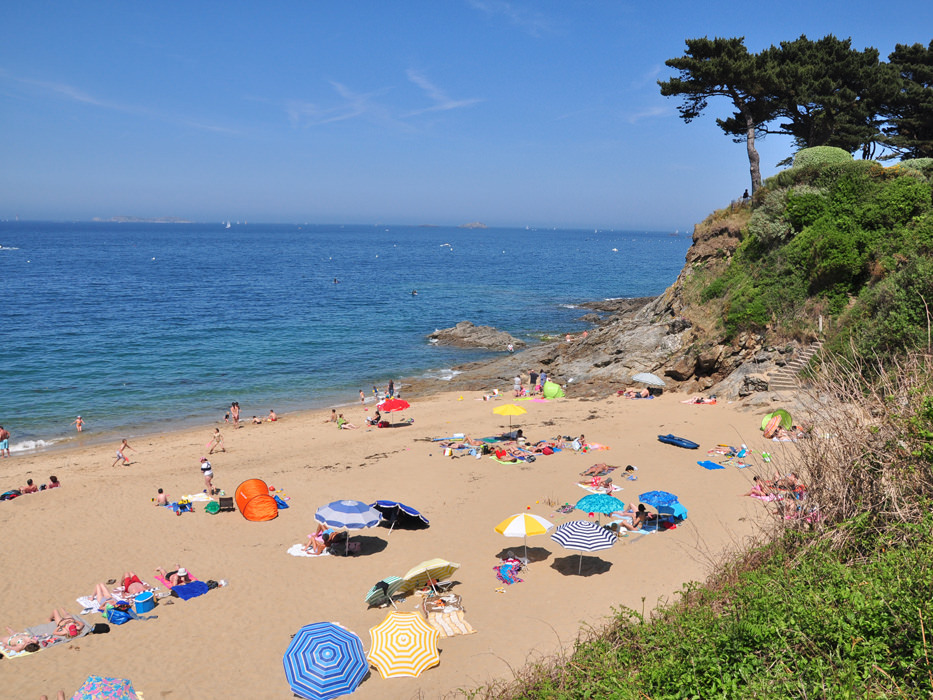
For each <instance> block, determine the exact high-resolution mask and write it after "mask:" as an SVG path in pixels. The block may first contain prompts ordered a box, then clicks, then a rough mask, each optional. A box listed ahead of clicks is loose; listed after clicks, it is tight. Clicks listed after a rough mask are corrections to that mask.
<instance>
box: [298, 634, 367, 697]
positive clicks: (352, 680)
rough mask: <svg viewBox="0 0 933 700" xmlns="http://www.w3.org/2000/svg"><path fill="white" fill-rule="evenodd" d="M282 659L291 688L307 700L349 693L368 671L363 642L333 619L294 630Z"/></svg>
mask: <svg viewBox="0 0 933 700" xmlns="http://www.w3.org/2000/svg"><path fill="white" fill-rule="evenodd" d="M282 663H283V665H284V666H285V678H287V679H288V685H289V687H290V688H291V689H292V692H293V693H295V694H296V695H298V696H299V697H302V698H306V699H307V700H331V698H336V697H338V696H340V695H347V694H348V693H352V692H353V691H354V690H356V687H357V686H358V685H359V684H360V681H362V680H363V678H364V677H365V676H366V673H367V672H368V671H369V663H368V662H367V661H366V653H365V652H364V651H363V642H362V641H361V640H360V638H359V637H357V636H356V635H355V634H353V632H350V631H349V630H347V629H344V628H343V627H341V626H340V625H338V624H335V623H333V622H315V623H313V624H310V625H305V626H304V627H302V628H301V629H300V630H298V633H297V634H296V635H295V636H294V637H293V638H292V641H291V642H290V643H289V645H288V648H287V649H286V650H285V655H284V656H283V657H282Z"/></svg>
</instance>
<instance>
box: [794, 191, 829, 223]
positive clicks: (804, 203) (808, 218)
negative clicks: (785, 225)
mask: <svg viewBox="0 0 933 700" xmlns="http://www.w3.org/2000/svg"><path fill="white" fill-rule="evenodd" d="M827 205H828V201H827V198H826V196H825V194H824V193H823V190H821V189H818V188H816V187H810V186H809V185H799V186H797V187H794V188H793V189H791V190H790V191H789V192H788V193H787V207H786V209H785V216H786V218H787V220H788V221H789V222H790V223H791V225H792V226H793V227H794V229H795V230H796V231H797V232H798V233H799V232H800V231H801V229H803V227H804V226H809V225H811V224H813V223H814V222H815V221H816V220H817V219H819V218H820V217H821V216H822V215H823V214H824V213H825V212H826V211H827V209H828V206H827Z"/></svg>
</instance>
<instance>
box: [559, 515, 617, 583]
mask: <svg viewBox="0 0 933 700" xmlns="http://www.w3.org/2000/svg"><path fill="white" fill-rule="evenodd" d="M551 539H552V540H554V541H555V542H557V543H558V544H559V545H560V546H562V547H564V548H565V549H576V550H579V551H580V565H579V566H578V567H577V573H580V571H582V569H583V552H595V551H597V550H600V549H609V547H611V546H612V545H614V544H615V543H616V540H617V539H618V538H617V537H616V534H615V533H614V532H612V531H611V530H607V529H606V528H604V527H600V526H599V525H597V524H596V523H592V522H590V521H589V520H570V521H569V522H566V523H563V524H562V525H558V526H557V527H556V528H554V532H553V534H551Z"/></svg>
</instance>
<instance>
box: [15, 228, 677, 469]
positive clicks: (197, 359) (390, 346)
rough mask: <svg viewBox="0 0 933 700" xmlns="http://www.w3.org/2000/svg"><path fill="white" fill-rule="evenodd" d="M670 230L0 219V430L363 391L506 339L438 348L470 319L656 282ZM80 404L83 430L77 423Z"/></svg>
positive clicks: (554, 317)
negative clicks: (446, 332) (440, 339)
mask: <svg viewBox="0 0 933 700" xmlns="http://www.w3.org/2000/svg"><path fill="white" fill-rule="evenodd" d="M690 243H691V238H690V236H689V235H687V234H678V233H676V232H671V231H622V230H615V231H612V230H592V229H590V230H566V229H565V230H546V229H540V228H538V229H532V228H526V229H519V228H514V229H512V228H510V229H506V228H482V229H480V228H459V227H435V226H397V225H377V226H373V225H309V224H257V223H253V222H249V223H233V222H230V225H229V227H228V226H227V224H226V222H217V223H210V224H206V223H152V222H68V223H62V222H20V221H15V222H14V221H4V222H0V377H2V379H0V425H3V426H5V428H6V429H7V430H9V431H10V433H11V435H12V439H11V441H10V444H11V451H12V452H14V453H15V452H23V451H30V450H37V449H47V448H50V447H51V446H53V445H58V446H62V445H67V444H71V443H73V442H74V441H75V440H78V439H80V440H81V441H82V442H84V441H93V440H95V437H96V439H104V438H110V437H112V436H115V435H117V434H120V435H121V436H122V437H132V436H135V435H142V434H151V433H157V432H161V431H164V430H169V429H175V428H180V427H186V426H189V425H198V424H207V423H216V422H217V421H218V420H223V417H224V413H225V412H226V411H227V410H228V409H229V407H230V404H231V402H232V401H237V402H239V404H240V409H241V419H242V418H246V419H249V418H250V417H251V416H252V415H260V416H262V415H266V414H268V412H269V411H270V410H271V409H274V410H275V411H276V412H277V413H279V414H282V413H287V412H289V411H294V410H298V409H312V408H323V407H327V406H334V405H344V404H350V403H353V402H358V401H359V391H360V390H361V389H362V390H363V391H364V392H365V393H366V395H367V396H370V397H371V396H372V389H373V386H374V385H375V386H376V387H377V388H378V389H379V390H380V391H384V389H385V387H386V384H387V382H388V380H389V379H394V380H395V381H396V382H398V381H399V379H400V378H403V377H435V378H438V379H441V380H443V379H449V378H451V377H452V376H454V373H455V370H454V368H455V367H456V366H457V365H460V364H463V363H466V362H472V361H476V360H482V359H484V358H490V357H492V356H494V355H495V354H497V353H499V352H506V348H501V349H493V350H466V349H458V348H450V347H438V346H436V345H433V344H432V343H430V342H429V340H428V338H427V336H428V334H430V333H431V332H432V331H434V330H436V329H439V328H447V327H450V326H453V325H455V324H456V323H458V322H460V321H464V320H468V321H472V322H473V323H475V324H477V325H490V326H495V327H496V328H499V329H502V330H505V331H508V332H509V333H511V334H512V335H514V336H516V337H520V338H522V339H524V340H526V341H527V342H529V343H537V342H541V338H542V336H546V335H563V334H565V333H578V332H581V331H583V330H585V329H587V328H589V327H590V324H588V323H586V322H584V321H582V320H580V317H581V316H582V315H583V314H584V313H586V309H581V308H579V304H580V303H582V302H586V301H593V300H600V299H610V298H629V297H643V296H653V295H656V294H659V293H661V292H662V291H664V289H665V288H666V287H667V286H669V285H670V284H671V283H672V282H673V281H674V279H675V278H676V276H677V274H678V273H679V272H680V270H681V268H682V267H683V264H684V255H685V253H686V251H687V249H688V248H689V246H690ZM78 415H80V416H82V418H83V420H84V432H83V433H82V434H81V435H80V436H79V435H78V434H77V433H76V430H75V426H74V425H73V421H74V420H75V419H76V417H77V416H78Z"/></svg>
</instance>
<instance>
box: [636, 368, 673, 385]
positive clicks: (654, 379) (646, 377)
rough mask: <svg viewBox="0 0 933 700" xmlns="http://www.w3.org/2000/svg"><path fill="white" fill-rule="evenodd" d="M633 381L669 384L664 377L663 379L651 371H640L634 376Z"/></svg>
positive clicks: (648, 383)
mask: <svg viewBox="0 0 933 700" xmlns="http://www.w3.org/2000/svg"><path fill="white" fill-rule="evenodd" d="M632 381H633V382H641V383H642V384H647V385H648V386H662V387H663V386H667V384H665V383H664V380H663V379H661V378H660V377H659V376H658V375H656V374H651V372H639V373H638V374H636V375H633V376H632Z"/></svg>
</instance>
